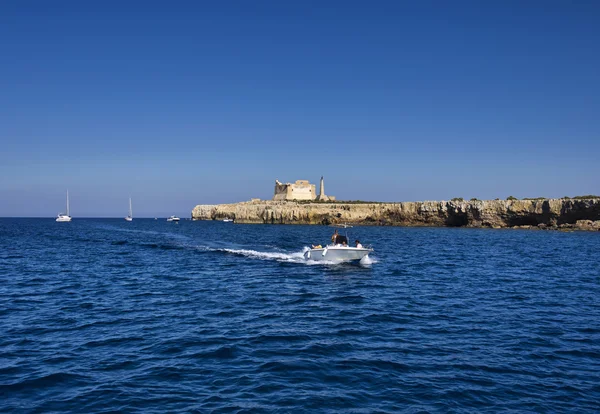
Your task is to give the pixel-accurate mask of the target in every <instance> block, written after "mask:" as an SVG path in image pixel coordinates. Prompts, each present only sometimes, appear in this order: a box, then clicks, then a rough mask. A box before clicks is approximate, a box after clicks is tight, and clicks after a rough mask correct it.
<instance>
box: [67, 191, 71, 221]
mask: <svg viewBox="0 0 600 414" xmlns="http://www.w3.org/2000/svg"><path fill="white" fill-rule="evenodd" d="M67 216H71V214H69V190H67Z"/></svg>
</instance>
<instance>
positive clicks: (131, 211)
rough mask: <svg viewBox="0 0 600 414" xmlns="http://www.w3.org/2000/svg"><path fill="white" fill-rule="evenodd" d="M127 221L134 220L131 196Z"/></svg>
mask: <svg viewBox="0 0 600 414" xmlns="http://www.w3.org/2000/svg"><path fill="white" fill-rule="evenodd" d="M125 221H133V210H132V209H131V197H129V215H128V216H127V217H125Z"/></svg>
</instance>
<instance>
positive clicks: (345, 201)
mask: <svg viewBox="0 0 600 414" xmlns="http://www.w3.org/2000/svg"><path fill="white" fill-rule="evenodd" d="M562 198H563V199H565V200H588V199H600V196H597V195H591V194H590V195H582V196H576V197H568V196H565V197H562ZM506 199H507V200H509V201H515V200H519V199H518V198H517V197H515V196H512V195H511V196H508V197H506ZM494 200H496V201H499V200H500V198H495V199H494ZM522 200H529V201H540V200H548V198H547V197H525V198H523V199H522ZM290 201H291V200H290ZM450 201H454V202H463V201H465V199H464V198H462V197H454V198H452V199H451V200H450ZM469 201H482V200H479V199H478V198H476V197H473V198H471V199H470V200H469ZM293 202H294V203H298V204H389V203H395V202H393V201H365V200H293Z"/></svg>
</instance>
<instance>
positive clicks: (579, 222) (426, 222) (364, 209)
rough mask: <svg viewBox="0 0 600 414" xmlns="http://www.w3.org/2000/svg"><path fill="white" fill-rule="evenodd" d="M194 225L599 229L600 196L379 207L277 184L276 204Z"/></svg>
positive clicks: (213, 208) (235, 208) (200, 210)
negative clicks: (224, 222) (214, 222)
mask: <svg viewBox="0 0 600 414" xmlns="http://www.w3.org/2000/svg"><path fill="white" fill-rule="evenodd" d="M192 219H193V220H231V219H233V220H234V221H235V222H236V223H247V224H322V225H330V224H342V223H346V224H351V225H379V226H431V227H434V226H435V227H441V226H445V227H488V228H506V227H512V228H515V227H516V228H536V229H579V230H596V231H598V230H600V197H597V196H582V197H576V198H574V199H571V198H567V197H565V198H560V199H545V198H536V199H524V200H518V199H516V198H514V197H509V198H508V199H506V200H500V199H496V200H487V201H482V200H477V199H471V200H470V201H464V200H463V199H462V198H455V199H452V200H450V201H417V202H399V203H379V202H362V201H353V202H351V201H337V200H336V198H335V197H334V196H331V195H325V184H324V180H323V177H321V182H320V191H319V194H318V195H317V193H316V186H315V185H314V184H311V183H310V182H309V181H308V180H297V181H296V182H295V183H293V184H292V183H285V184H284V183H281V182H279V180H275V191H274V196H273V199H272V200H268V201H266V200H259V199H253V200H251V201H246V202H241V203H234V204H217V205H197V206H196V207H195V208H194V209H193V210H192Z"/></svg>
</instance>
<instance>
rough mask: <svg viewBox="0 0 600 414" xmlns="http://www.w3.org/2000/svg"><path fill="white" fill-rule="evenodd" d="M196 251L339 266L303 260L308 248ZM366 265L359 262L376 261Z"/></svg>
mask: <svg viewBox="0 0 600 414" xmlns="http://www.w3.org/2000/svg"><path fill="white" fill-rule="evenodd" d="M196 249H197V250H200V251H205V252H206V251H211V252H225V253H230V254H237V255H240V256H245V257H248V258H251V259H259V260H275V261H278V262H285V263H302V264H305V265H308V266H314V265H318V266H323V265H336V264H340V262H335V261H330V260H319V261H317V260H310V259H309V260H306V259H305V258H304V253H305V252H306V251H308V250H310V247H304V248H303V249H302V251H301V252H293V253H281V252H261V251H258V250H252V249H229V248H215V247H209V246H196ZM367 259H368V260H367V261H366V263H363V262H362V261H361V264H366V265H369V264H371V263H376V260H372V261H371V260H370V259H369V258H368V257H367Z"/></svg>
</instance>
